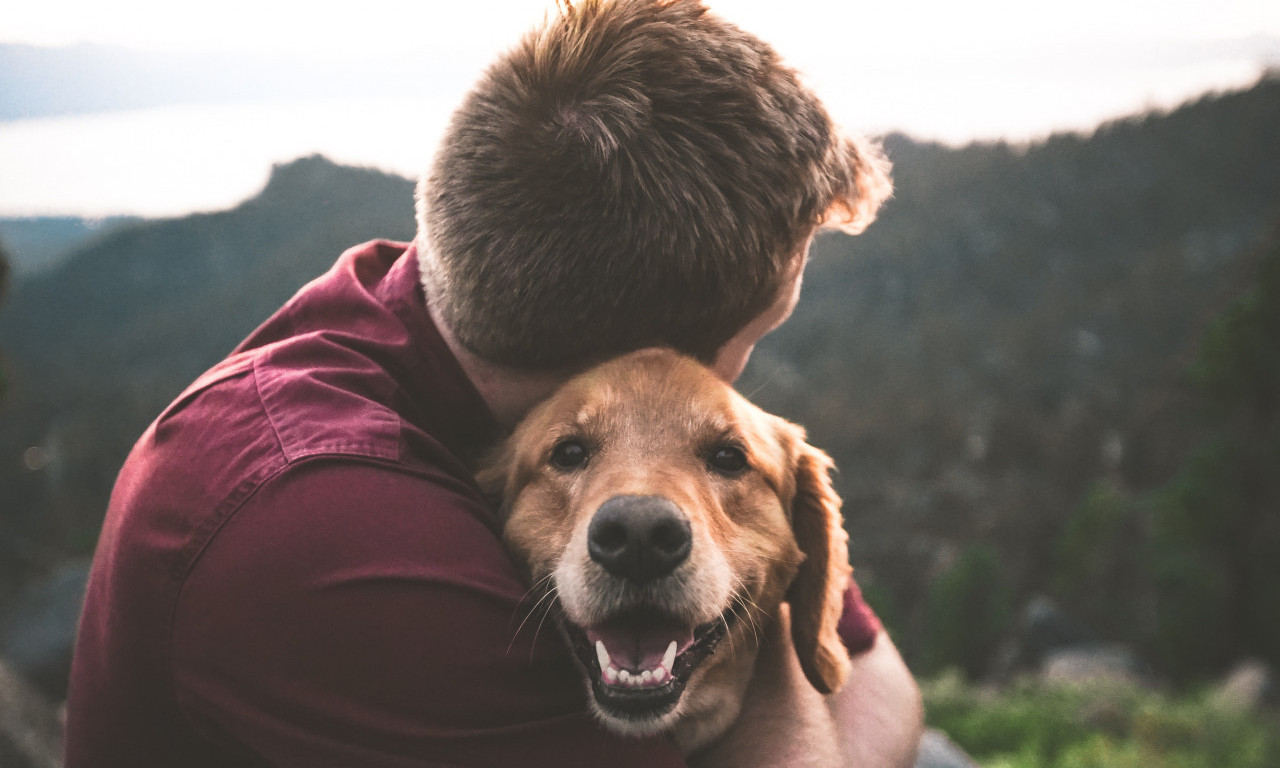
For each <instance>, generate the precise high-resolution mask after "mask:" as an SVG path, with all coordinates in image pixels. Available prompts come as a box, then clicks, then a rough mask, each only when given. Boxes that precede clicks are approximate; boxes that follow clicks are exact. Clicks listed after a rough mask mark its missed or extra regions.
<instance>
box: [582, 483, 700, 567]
mask: <svg viewBox="0 0 1280 768" xmlns="http://www.w3.org/2000/svg"><path fill="white" fill-rule="evenodd" d="M692 548H693V533H692V530H691V528H690V525H689V520H688V518H687V517H685V515H684V513H682V512H681V511H680V508H679V507H677V506H676V505H675V503H673V502H672V501H671V500H669V499H666V498H664V497H662V496H614V497H613V498H611V499H609V500H608V501H606V502H605V503H603V504H601V505H600V508H599V509H597V510H596V513H595V515H594V516H593V517H592V519H591V525H590V527H589V528H588V529H587V552H588V553H589V554H590V555H591V559H592V560H594V561H596V562H597V563H599V564H600V565H601V566H602V567H603V568H604V569H605V570H606V571H608V572H609V573H611V574H613V575H614V576H617V577H619V578H622V579H627V580H628V581H632V582H635V583H644V582H648V581H653V580H654V579H658V578H661V577H663V576H666V575H667V574H669V573H671V572H672V571H674V570H675V569H676V568H677V567H678V566H679V565H680V564H681V563H683V562H684V561H685V560H686V559H688V557H689V552H690V550H691V549H692Z"/></svg>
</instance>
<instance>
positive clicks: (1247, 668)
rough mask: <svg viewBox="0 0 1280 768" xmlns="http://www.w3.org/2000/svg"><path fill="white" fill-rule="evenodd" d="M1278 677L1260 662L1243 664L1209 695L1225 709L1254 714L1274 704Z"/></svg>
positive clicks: (1252, 661)
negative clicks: (1255, 711) (1263, 707)
mask: <svg viewBox="0 0 1280 768" xmlns="http://www.w3.org/2000/svg"><path fill="white" fill-rule="evenodd" d="M1276 694H1277V691H1276V680H1275V673H1273V672H1272V671H1271V668H1270V667H1269V666H1267V665H1266V663H1264V662H1262V661H1259V660H1258V659H1247V660H1245V661H1242V662H1240V663H1239V664H1237V665H1236V666H1235V668H1233V669H1232V670H1231V671H1230V672H1228V673H1227V676H1226V677H1224V678H1223V679H1222V681H1221V682H1219V683H1218V684H1217V685H1216V686H1215V687H1214V689H1213V691H1212V692H1211V693H1210V694H1209V701H1210V702H1212V703H1213V704H1214V705H1215V706H1217V707H1220V708H1222V709H1230V710H1236V711H1253V710H1257V709H1259V708H1261V707H1262V706H1264V705H1266V704H1269V703H1274V701H1275V699H1276Z"/></svg>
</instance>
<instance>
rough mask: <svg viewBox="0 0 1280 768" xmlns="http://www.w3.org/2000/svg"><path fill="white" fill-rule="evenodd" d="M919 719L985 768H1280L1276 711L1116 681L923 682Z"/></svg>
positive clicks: (947, 678)
mask: <svg viewBox="0 0 1280 768" xmlns="http://www.w3.org/2000/svg"><path fill="white" fill-rule="evenodd" d="M921 690H922V691H923V693H924V700H925V712H926V719H927V721H928V723H929V725H930V726H932V727H934V728H938V729H940V730H942V731H944V732H945V733H946V734H947V735H948V736H950V737H951V739H952V740H953V741H955V742H956V743H957V744H959V745H960V746H961V747H963V748H964V749H965V750H966V751H967V752H968V753H969V754H970V755H972V756H973V758H974V759H975V760H977V761H978V762H979V763H980V764H981V765H982V766H983V768H1280V716H1277V715H1276V713H1274V712H1271V713H1257V712H1246V711H1240V710H1235V709H1231V708H1229V707H1225V706H1222V705H1217V704H1214V703H1212V702H1211V701H1210V700H1209V698H1208V697H1207V696H1205V695H1203V694H1194V695H1170V694H1165V693H1159V692H1153V691H1149V690H1144V689H1141V688H1139V687H1136V686H1134V685H1131V684H1126V683H1119V682H1107V683H1095V684H1090V685H1078V686H1051V685H1047V684H1041V683H1035V682H1029V681H1023V682H1019V683H1015V684H1014V685H1012V686H1010V687H1009V688H1007V689H1004V690H1000V691H993V690H989V689H986V688H978V687H975V686H971V685H968V684H966V683H965V682H964V681H963V680H962V679H961V677H960V676H959V675H958V674H954V673H949V674H944V675H941V676H939V677H937V678H934V679H933V680H928V681H924V682H922V684H921Z"/></svg>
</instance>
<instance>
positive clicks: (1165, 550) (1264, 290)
mask: <svg viewBox="0 0 1280 768" xmlns="http://www.w3.org/2000/svg"><path fill="white" fill-rule="evenodd" d="M1193 375H1194V378H1195V380H1196V382H1197V384H1198V385H1199V389H1200V391H1201V392H1202V394H1203V397H1204V400H1205V405H1206V408H1207V412H1208V415H1209V417H1210V420H1211V422H1212V425H1213V430H1212V433H1211V437H1210V438H1209V439H1208V440H1206V442H1205V444H1204V445H1203V446H1202V447H1201V448H1200V449H1199V450H1198V451H1197V452H1196V454H1195V455H1194V456H1193V457H1192V459H1191V460H1190V461H1189V462H1188V464H1187V466H1186V468H1185V469H1184V470H1183V471H1182V473H1181V474H1180V475H1179V476H1178V477H1177V478H1176V479H1175V480H1174V482H1173V483H1172V484H1171V485H1170V486H1169V488H1168V489H1167V490H1166V492H1165V493H1163V494H1161V495H1160V496H1159V497H1158V499H1157V503H1156V504H1155V505H1154V508H1153V516H1152V537H1151V561H1152V568H1153V574H1152V575H1153V578H1154V582H1155V595H1156V619H1157V626H1156V639H1157V641H1158V642H1157V646H1158V649H1159V651H1160V656H1161V661H1163V662H1164V663H1165V664H1166V665H1168V666H1170V667H1171V668H1173V669H1174V670H1176V671H1179V672H1182V673H1184V674H1198V673H1205V672H1211V671H1215V669H1216V668H1217V667H1220V666H1222V665H1224V664H1227V663H1230V662H1231V661H1234V660H1235V659H1236V658H1238V657H1240V656H1244V655H1252V656H1258V657H1261V658H1264V659H1266V660H1268V661H1269V662H1271V663H1272V664H1280V474H1278V473H1277V472H1276V469H1277V467H1280V228H1277V230H1276V233H1275V234H1274V235H1273V236H1272V237H1271V238H1270V240H1269V242H1268V245H1267V246H1265V248H1264V250H1263V255H1262V259H1261V261H1260V263H1259V267H1258V273H1257V278H1256V280H1255V281H1254V283H1253V285H1252V287H1251V288H1250V290H1248V291H1247V292H1246V293H1245V294H1244V295H1243V296H1242V297H1240V298H1239V299H1238V300H1237V301H1235V303H1233V304H1232V305H1231V307H1230V308H1229V309H1228V310H1227V311H1226V312H1225V313H1224V314H1223V315H1222V317H1220V318H1219V319H1218V321H1217V322H1216V323H1214V324H1213V325H1212V326H1211V327H1210V329H1209V331H1208V332H1207V333H1206V334H1205V337H1204V340H1203V343H1202V345H1201V348H1200V353H1199V355H1198V357H1197V359H1196V361H1195V364H1194V367H1193Z"/></svg>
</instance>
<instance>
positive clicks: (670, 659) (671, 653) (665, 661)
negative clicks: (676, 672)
mask: <svg viewBox="0 0 1280 768" xmlns="http://www.w3.org/2000/svg"><path fill="white" fill-rule="evenodd" d="M675 663H676V641H675V640H672V641H671V645H668V646H667V652H666V653H665V654H663V655H662V667H663V669H665V670H667V672H668V673H670V672H671V668H672V667H674V666H675Z"/></svg>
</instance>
